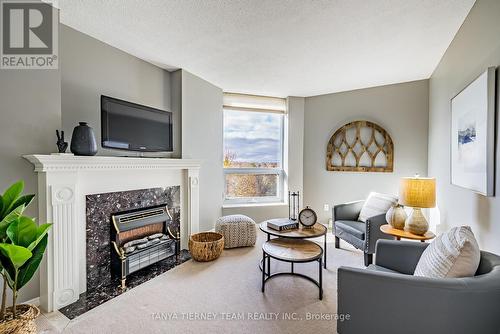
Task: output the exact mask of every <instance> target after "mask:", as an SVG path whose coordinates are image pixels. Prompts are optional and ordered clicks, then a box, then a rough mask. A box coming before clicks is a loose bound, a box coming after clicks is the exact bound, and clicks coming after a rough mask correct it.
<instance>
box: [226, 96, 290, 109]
mask: <svg viewBox="0 0 500 334" xmlns="http://www.w3.org/2000/svg"><path fill="white" fill-rule="evenodd" d="M222 105H223V107H224V109H228V110H241V111H255V112H267V113H278V114H284V113H286V99H283V98H280V97H271V96H258V95H249V94H239V93H224V96H223V99H222Z"/></svg>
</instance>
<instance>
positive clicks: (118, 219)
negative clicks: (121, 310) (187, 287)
mask: <svg viewBox="0 0 500 334" xmlns="http://www.w3.org/2000/svg"><path fill="white" fill-rule="evenodd" d="M111 220H112V222H113V226H114V230H113V229H112V233H111V244H112V247H113V248H114V251H113V252H112V253H113V254H114V255H113V256H112V259H111V262H112V271H113V273H115V274H118V275H120V280H121V287H122V289H125V281H126V277H127V275H130V274H132V273H134V272H136V271H138V270H140V269H142V268H145V267H147V266H150V265H152V264H154V263H157V262H159V261H162V260H164V259H166V258H168V257H170V256H173V255H176V256H177V255H178V254H179V251H180V244H179V239H180V238H179V233H176V234H175V235H174V234H173V233H172V232H171V230H170V228H169V227H168V224H169V223H170V222H171V221H172V216H171V215H170V213H169V212H168V208H167V207H166V206H164V207H156V208H149V209H144V210H141V211H136V212H131V213H119V214H115V215H112V216H111ZM153 234H160V235H161V234H163V235H164V236H163V237H162V238H160V239H159V240H155V242H154V243H151V245H146V246H145V247H144V248H140V249H135V250H133V251H131V252H129V253H126V251H125V249H124V245H125V243H127V242H129V241H132V240H136V239H143V238H148V239H149V238H150V236H151V235H153ZM167 236H168V238H167ZM152 238H154V237H152ZM138 248H139V247H138Z"/></svg>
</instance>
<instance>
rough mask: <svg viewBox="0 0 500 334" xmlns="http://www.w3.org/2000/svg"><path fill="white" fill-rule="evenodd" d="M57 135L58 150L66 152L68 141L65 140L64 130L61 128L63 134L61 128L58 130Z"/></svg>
mask: <svg viewBox="0 0 500 334" xmlns="http://www.w3.org/2000/svg"><path fill="white" fill-rule="evenodd" d="M56 135H57V142H56V145H57V151H58V152H59V153H66V150H67V149H68V142H65V141H64V131H63V130H61V134H59V130H56Z"/></svg>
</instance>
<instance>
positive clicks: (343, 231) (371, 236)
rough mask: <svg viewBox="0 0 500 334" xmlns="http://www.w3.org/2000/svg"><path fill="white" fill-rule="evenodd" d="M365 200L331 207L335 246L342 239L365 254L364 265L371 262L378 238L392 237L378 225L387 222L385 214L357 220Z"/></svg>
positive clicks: (337, 245)
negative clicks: (364, 220) (363, 220)
mask: <svg viewBox="0 0 500 334" xmlns="http://www.w3.org/2000/svg"><path fill="white" fill-rule="evenodd" d="M364 202H365V201H356V202H350V203H346V204H340V205H335V206H334V207H333V217H332V221H333V234H334V235H335V248H339V247H340V242H339V241H340V240H339V239H342V240H344V241H346V242H348V243H350V244H351V245H353V246H354V247H356V248H357V249H361V250H362V251H363V253H364V255H365V266H368V265H369V264H371V263H372V262H373V253H375V245H376V243H377V240H379V239H394V238H393V237H391V236H389V235H387V234H385V233H382V232H381V231H380V226H382V225H384V224H387V222H386V221H385V214H383V215H378V216H374V217H371V218H369V219H367V221H366V223H364V222H362V221H359V220H358V217H359V213H360V212H361V208H362V207H363V204H364Z"/></svg>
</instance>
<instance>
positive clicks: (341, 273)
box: [337, 267, 496, 334]
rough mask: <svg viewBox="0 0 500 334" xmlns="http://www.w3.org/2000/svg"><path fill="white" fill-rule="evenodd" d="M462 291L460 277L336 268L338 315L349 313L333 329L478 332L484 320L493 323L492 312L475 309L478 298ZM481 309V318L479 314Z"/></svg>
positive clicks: (463, 285) (344, 331)
mask: <svg viewBox="0 0 500 334" xmlns="http://www.w3.org/2000/svg"><path fill="white" fill-rule="evenodd" d="M466 287H467V284H466V283H465V282H464V280H462V279H431V278H423V277H415V276H410V275H404V274H397V273H387V272H378V271H373V270H367V269H357V268H348V267H340V268H339V270H338V314H339V315H344V318H346V315H349V316H348V318H349V320H344V321H338V322H337V330H338V332H339V333H342V334H348V333H384V334H392V333H394V334H396V333H402V332H404V333H415V334H416V333H433V334H438V333H454V334H458V333H460V334H465V333H473V332H481V331H477V330H478V329H479V328H484V327H483V326H484V325H482V323H484V321H485V320H484V319H485V317H491V318H493V319H490V321H487V322H489V326H491V324H492V323H493V321H495V320H494V316H493V317H492V315H493V314H494V312H493V311H488V310H487V309H486V308H483V307H481V306H479V305H480V303H481V299H480V298H483V299H484V298H485V295H484V294H480V295H478V296H476V295H473V294H470V293H468V292H467V289H466ZM477 308H480V309H481V310H476V309H477ZM485 310H486V312H487V314H484V313H483V314H481V312H485ZM495 312H496V311H495ZM416 317H417V318H416ZM475 318H479V319H475ZM339 319H340V317H339ZM416 319H420V320H421V321H416ZM474 328H475V329H474ZM481 333H483V332H481ZM484 333H494V332H493V331H486V332H484Z"/></svg>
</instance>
